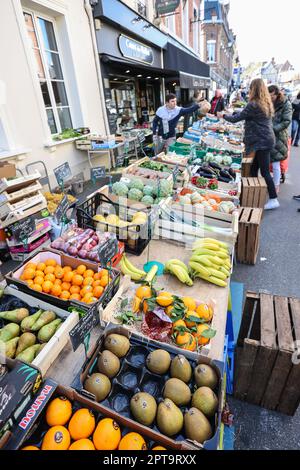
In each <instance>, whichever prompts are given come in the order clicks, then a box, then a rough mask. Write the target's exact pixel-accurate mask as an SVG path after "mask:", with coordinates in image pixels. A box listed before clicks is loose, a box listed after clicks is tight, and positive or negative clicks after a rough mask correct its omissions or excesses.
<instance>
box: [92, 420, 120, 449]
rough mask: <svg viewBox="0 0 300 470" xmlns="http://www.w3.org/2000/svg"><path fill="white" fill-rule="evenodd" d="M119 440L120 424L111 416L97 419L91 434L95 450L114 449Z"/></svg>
mask: <svg viewBox="0 0 300 470" xmlns="http://www.w3.org/2000/svg"><path fill="white" fill-rule="evenodd" d="M120 441H121V430H120V426H119V425H118V423H116V421H114V420H113V419H111V418H104V419H102V420H101V421H99V423H98V425H97V427H96V430H95V432H94V435H93V442H94V446H95V447H96V449H97V450H116V449H117V448H118V445H119V443H120Z"/></svg>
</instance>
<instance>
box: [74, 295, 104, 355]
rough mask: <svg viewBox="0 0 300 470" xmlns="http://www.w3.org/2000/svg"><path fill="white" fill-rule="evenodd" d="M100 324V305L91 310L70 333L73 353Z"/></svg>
mask: <svg viewBox="0 0 300 470" xmlns="http://www.w3.org/2000/svg"><path fill="white" fill-rule="evenodd" d="M98 323H99V313H98V304H97V305H95V306H94V307H92V308H91V310H89V311H88V312H87V314H86V315H85V316H84V317H83V318H81V320H79V322H78V323H77V325H76V326H74V328H73V329H72V330H71V331H70V333H69V335H70V340H71V343H72V347H73V351H76V350H77V349H78V348H79V346H80V345H81V344H83V343H84V340H85V338H86V337H87V336H88V335H89V334H90V332H91V331H92V329H93V328H94V327H95V326H96V325H97V324H98Z"/></svg>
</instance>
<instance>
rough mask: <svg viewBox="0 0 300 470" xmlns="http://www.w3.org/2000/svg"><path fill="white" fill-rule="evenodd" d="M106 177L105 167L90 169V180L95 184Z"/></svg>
mask: <svg viewBox="0 0 300 470" xmlns="http://www.w3.org/2000/svg"><path fill="white" fill-rule="evenodd" d="M105 175H106V168H105V166H98V167H96V168H91V180H92V181H94V182H96V181H97V180H100V179H101V178H104V177H105Z"/></svg>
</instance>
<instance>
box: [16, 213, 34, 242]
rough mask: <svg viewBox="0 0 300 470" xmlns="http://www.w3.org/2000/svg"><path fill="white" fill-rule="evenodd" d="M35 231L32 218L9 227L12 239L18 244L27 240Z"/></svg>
mask: <svg viewBox="0 0 300 470" xmlns="http://www.w3.org/2000/svg"><path fill="white" fill-rule="evenodd" d="M35 230H36V225H35V220H34V219H33V218H32V217H28V218H27V219H24V220H21V221H20V222H17V223H16V224H14V225H13V226H12V227H11V233H12V235H13V237H14V239H15V240H16V241H18V242H24V240H28V238H30V236H31V235H32V234H33V232H35Z"/></svg>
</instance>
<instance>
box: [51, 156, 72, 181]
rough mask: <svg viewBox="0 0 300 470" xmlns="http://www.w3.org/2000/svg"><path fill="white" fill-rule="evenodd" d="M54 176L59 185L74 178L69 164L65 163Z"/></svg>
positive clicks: (56, 169)
mask: <svg viewBox="0 0 300 470" xmlns="http://www.w3.org/2000/svg"><path fill="white" fill-rule="evenodd" d="M54 174H55V177H56V180H57V182H58V184H59V185H61V184H62V183H63V182H64V181H66V180H67V179H68V178H70V177H71V176H72V172H71V168H70V165H69V163H68V162H65V163H63V164H62V165H60V166H58V167H57V168H55V169H54Z"/></svg>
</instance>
